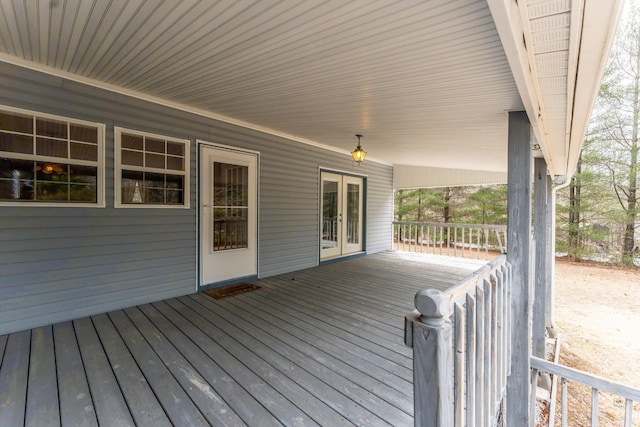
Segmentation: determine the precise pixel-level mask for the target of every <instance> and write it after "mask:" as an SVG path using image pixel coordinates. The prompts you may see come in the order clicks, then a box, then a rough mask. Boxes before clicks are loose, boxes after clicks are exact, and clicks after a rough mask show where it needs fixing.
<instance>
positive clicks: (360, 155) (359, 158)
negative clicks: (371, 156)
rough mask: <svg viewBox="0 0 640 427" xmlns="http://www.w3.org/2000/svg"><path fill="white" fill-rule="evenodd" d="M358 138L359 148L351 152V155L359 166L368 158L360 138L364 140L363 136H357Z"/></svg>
mask: <svg viewBox="0 0 640 427" xmlns="http://www.w3.org/2000/svg"><path fill="white" fill-rule="evenodd" d="M356 137H358V146H357V147H356V149H355V150H353V151H352V152H351V155H352V156H353V160H354V161H355V162H356V163H357V164H358V165H359V164H360V163H362V162H363V161H364V158H365V157H366V156H367V152H366V151H364V150H363V149H362V147H361V146H360V138H362V135H356Z"/></svg>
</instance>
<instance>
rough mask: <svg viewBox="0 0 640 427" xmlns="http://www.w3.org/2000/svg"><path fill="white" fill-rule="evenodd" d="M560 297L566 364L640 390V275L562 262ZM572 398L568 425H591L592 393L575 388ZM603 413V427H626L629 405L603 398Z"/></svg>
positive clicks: (637, 419)
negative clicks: (624, 424) (625, 415)
mask: <svg viewBox="0 0 640 427" xmlns="http://www.w3.org/2000/svg"><path fill="white" fill-rule="evenodd" d="M555 292H556V294H555V313H554V314H555V323H556V330H557V331H558V332H559V334H560V338H561V342H562V351H561V353H560V363H562V364H564V365H567V366H571V367H574V368H576V369H580V370H583V371H587V372H591V373H594V374H596V375H598V376H601V377H604V378H607V379H610V380H613V381H617V382H621V383H624V384H627V385H630V386H632V387H636V388H640V269H629V268H623V267H617V266H607V265H602V264H597V263H593V262H589V263H588V262H570V261H568V260H565V259H558V260H557V262H556V289H555ZM569 395H570V396H569V414H568V417H567V418H569V423H568V425H569V426H589V425H591V410H590V408H591V390H590V389H587V388H583V387H577V386H575V385H572V384H571V383H569ZM558 396H560V390H559V389H558ZM598 408H599V417H598V421H599V424H598V425H599V426H622V425H623V419H624V418H623V417H624V400H623V399H619V398H613V397H612V396H610V395H605V394H603V393H600V396H599V405H598ZM558 410H559V406H558ZM556 420H557V422H556V425H560V424H559V414H558V416H557V417H556ZM633 425H634V426H640V404H636V405H634V417H633Z"/></svg>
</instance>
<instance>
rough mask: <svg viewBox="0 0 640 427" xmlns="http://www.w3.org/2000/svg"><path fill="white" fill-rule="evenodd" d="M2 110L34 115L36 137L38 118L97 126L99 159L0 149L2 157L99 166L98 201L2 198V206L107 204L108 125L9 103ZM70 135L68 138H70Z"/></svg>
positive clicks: (97, 206)
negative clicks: (46, 200) (62, 156)
mask: <svg viewBox="0 0 640 427" xmlns="http://www.w3.org/2000/svg"><path fill="white" fill-rule="evenodd" d="M0 110H2V111H5V112H7V113H15V114H22V115H25V116H32V119H33V120H34V127H33V135H32V136H33V138H34V140H35V138H36V136H37V135H36V126H35V121H36V119H39V118H40V119H45V120H54V121H57V122H66V123H67V126H68V125H70V124H76V125H80V126H87V127H95V128H96V129H97V131H98V147H97V150H98V159H97V161H91V160H78V159H71V158H66V159H64V158H61V157H53V156H43V155H38V154H22V153H12V152H7V151H0V157H5V158H10V159H17V160H27V161H36V162H51V163H62V162H64V163H66V164H73V165H80V166H94V167H96V168H97V174H96V180H97V182H96V201H95V202H70V201H50V202H43V201H30V200H18V201H15V202H13V201H12V202H10V201H6V200H0V206H20V207H31V206H34V207H42V206H47V207H68V208H78V207H87V208H104V207H105V206H106V197H105V167H104V165H105V129H106V126H105V125H104V124H102V123H96V122H89V121H86V120H79V119H74V118H70V117H64V116H57V115H54V114H47V113H41V112H39V111H32V110H25V109H22V108H15V107H10V106H8V105H0ZM69 137H70V136H68V138H67V140H69Z"/></svg>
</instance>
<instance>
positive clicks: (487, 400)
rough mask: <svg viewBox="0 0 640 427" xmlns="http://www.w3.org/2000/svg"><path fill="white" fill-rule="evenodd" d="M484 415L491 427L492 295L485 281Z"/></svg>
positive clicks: (489, 285)
mask: <svg viewBox="0 0 640 427" xmlns="http://www.w3.org/2000/svg"><path fill="white" fill-rule="evenodd" d="M483 286H484V315H483V323H484V368H483V370H484V407H485V409H484V411H485V412H484V413H485V420H486V423H487V424H486V425H489V420H490V418H491V415H493V408H492V406H493V404H492V402H491V401H492V400H493V399H492V390H491V369H492V366H491V344H492V343H491V311H492V306H491V303H492V295H491V283H490V282H489V281H488V280H486V279H485V280H484V283H483Z"/></svg>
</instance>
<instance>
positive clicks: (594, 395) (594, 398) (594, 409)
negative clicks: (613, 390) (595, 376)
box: [591, 387, 598, 427]
mask: <svg viewBox="0 0 640 427" xmlns="http://www.w3.org/2000/svg"><path fill="white" fill-rule="evenodd" d="M591 427H598V389H597V388H595V387H594V388H592V389H591Z"/></svg>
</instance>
